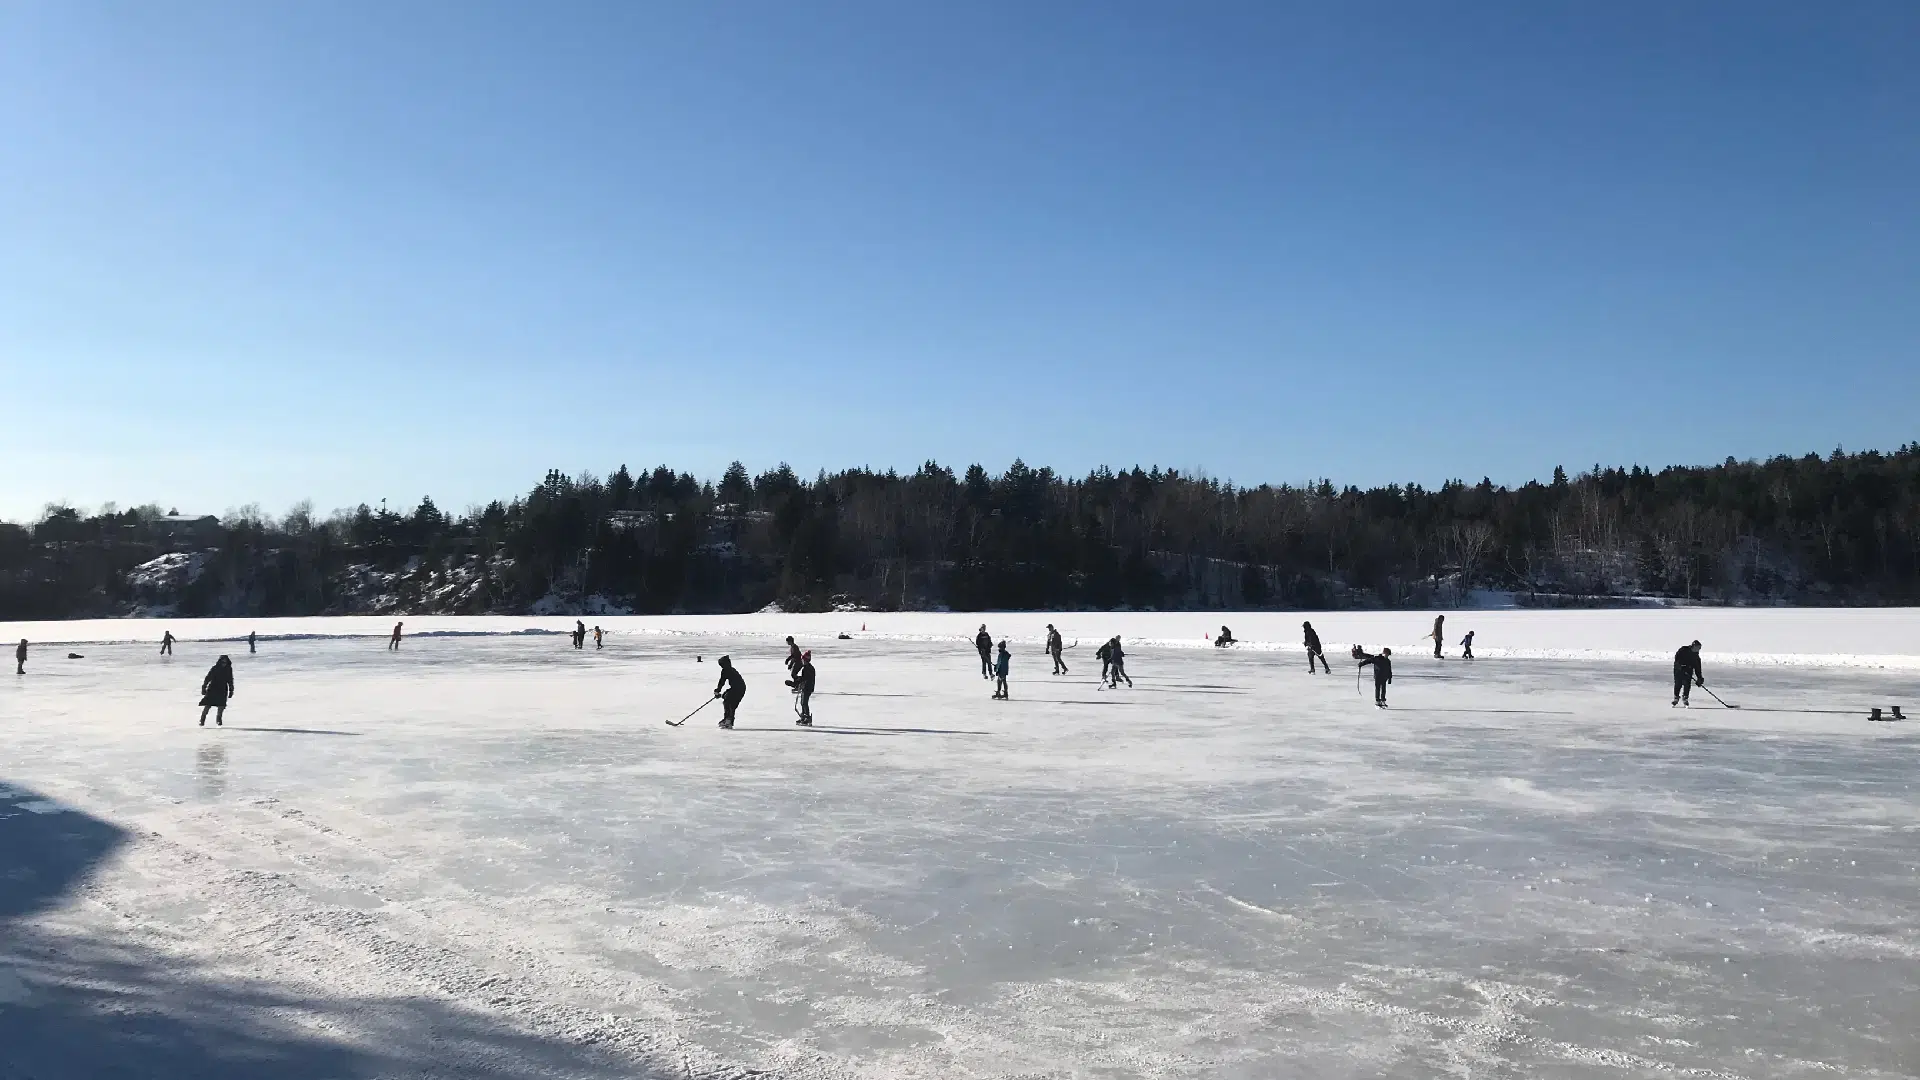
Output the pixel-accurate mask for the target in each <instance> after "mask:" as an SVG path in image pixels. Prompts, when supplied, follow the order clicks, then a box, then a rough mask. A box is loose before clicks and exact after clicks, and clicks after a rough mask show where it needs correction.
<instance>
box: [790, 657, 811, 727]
mask: <svg viewBox="0 0 1920 1080" xmlns="http://www.w3.org/2000/svg"><path fill="white" fill-rule="evenodd" d="M815 678H816V675H815V672H814V670H813V650H811V649H808V650H807V651H806V652H803V653H801V654H800V666H799V667H797V668H795V669H794V670H793V682H792V683H791V684H789V685H791V686H792V687H793V692H794V693H796V694H799V695H800V719H798V720H795V721H794V723H796V724H798V725H800V726H801V727H812V726H813V685H814V680H815Z"/></svg>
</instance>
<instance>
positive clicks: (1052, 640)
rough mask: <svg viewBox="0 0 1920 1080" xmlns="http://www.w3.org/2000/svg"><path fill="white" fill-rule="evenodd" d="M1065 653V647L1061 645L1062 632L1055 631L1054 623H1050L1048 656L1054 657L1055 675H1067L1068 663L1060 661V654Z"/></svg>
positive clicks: (1048, 626) (1048, 625) (1048, 627)
mask: <svg viewBox="0 0 1920 1080" xmlns="http://www.w3.org/2000/svg"><path fill="white" fill-rule="evenodd" d="M1065 651H1066V648H1065V646H1063V645H1061V644H1060V631H1058V630H1055V629H1054V628H1053V624H1052V623H1048V624H1047V655H1048V656H1051V657H1053V673H1054V674H1055V675H1065V674H1066V673H1067V662H1066V661H1065V660H1062V659H1060V654H1061V653H1063V652H1065Z"/></svg>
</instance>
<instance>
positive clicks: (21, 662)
mask: <svg viewBox="0 0 1920 1080" xmlns="http://www.w3.org/2000/svg"><path fill="white" fill-rule="evenodd" d="M13 673H14V674H15V675H25V674H26V673H27V639H26V638H21V639H20V644H18V645H15V646H14V647H13Z"/></svg>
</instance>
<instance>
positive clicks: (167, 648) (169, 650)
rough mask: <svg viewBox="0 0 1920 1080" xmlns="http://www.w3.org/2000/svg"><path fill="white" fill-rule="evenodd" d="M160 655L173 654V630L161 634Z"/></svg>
mask: <svg viewBox="0 0 1920 1080" xmlns="http://www.w3.org/2000/svg"><path fill="white" fill-rule="evenodd" d="M160 655H161V656H172V655H173V631H171V630H168V631H166V632H164V633H162V634H161V635H160Z"/></svg>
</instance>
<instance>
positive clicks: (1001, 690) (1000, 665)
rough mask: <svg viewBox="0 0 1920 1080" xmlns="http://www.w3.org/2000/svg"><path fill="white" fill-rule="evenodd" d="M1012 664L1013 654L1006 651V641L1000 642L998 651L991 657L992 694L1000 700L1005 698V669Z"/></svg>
mask: <svg viewBox="0 0 1920 1080" xmlns="http://www.w3.org/2000/svg"><path fill="white" fill-rule="evenodd" d="M1012 666H1013V654H1012V653H1009V652H1008V651H1007V643H1006V642H1004V641H1002V642H1001V643H1000V653H999V655H998V656H995V657H994V658H993V679H994V683H993V696H994V697H996V698H999V699H1000V700H1002V701H1005V700H1006V699H1007V669H1008V668H1010V667H1012Z"/></svg>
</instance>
